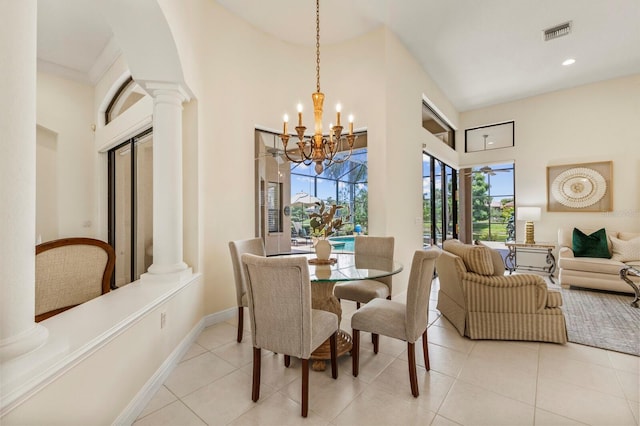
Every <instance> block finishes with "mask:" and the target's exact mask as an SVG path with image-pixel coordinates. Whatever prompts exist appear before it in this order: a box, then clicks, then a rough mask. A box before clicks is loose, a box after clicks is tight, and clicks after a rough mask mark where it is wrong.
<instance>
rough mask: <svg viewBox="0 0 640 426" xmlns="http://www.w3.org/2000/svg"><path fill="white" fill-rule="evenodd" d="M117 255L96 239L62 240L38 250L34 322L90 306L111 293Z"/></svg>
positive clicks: (41, 245) (51, 242)
mask: <svg viewBox="0 0 640 426" xmlns="http://www.w3.org/2000/svg"><path fill="white" fill-rule="evenodd" d="M115 264H116V254H115V251H114V250H113V247H111V246H110V245H109V244H107V243H106V242H104V241H101V240H96V239H93V238H62V239H59V240H53V241H47V242H45V243H42V244H38V245H37V246H36V284H35V293H36V294H35V305H36V306H35V321H36V322H40V321H42V320H45V319H47V318H49V317H52V316H54V315H57V314H59V313H61V312H64V311H66V310H67V309H71V308H73V307H74V306H77V305H79V304H81V303H84V302H88V301H89V300H91V299H93V298H96V297H98V296H100V295H103V294H105V293H108V292H109V290H110V289H111V276H112V275H113V270H114V268H115Z"/></svg>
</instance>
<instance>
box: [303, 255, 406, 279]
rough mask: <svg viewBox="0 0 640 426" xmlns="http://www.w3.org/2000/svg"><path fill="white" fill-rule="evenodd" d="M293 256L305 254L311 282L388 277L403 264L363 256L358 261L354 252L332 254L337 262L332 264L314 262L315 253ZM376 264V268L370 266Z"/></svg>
mask: <svg viewBox="0 0 640 426" xmlns="http://www.w3.org/2000/svg"><path fill="white" fill-rule="evenodd" d="M292 256H305V257H306V258H307V259H309V260H310V262H309V278H310V280H311V282H320V281H323V282H334V283H336V282H340V281H353V280H367V279H368V280H371V279H376V278H382V277H387V276H389V275H394V274H397V273H399V272H401V271H402V269H403V266H402V264H401V263H400V262H397V261H393V262H385V261H384V260H379V261H375V260H374V259H363V258H362V257H361V258H360V259H359V260H358V263H356V260H355V256H354V255H353V253H336V254H333V255H332V256H331V258H332V259H335V263H331V264H314V263H312V262H313V259H315V257H316V256H315V254H314V253H308V254H293V255H292ZM371 265H375V268H370V267H368V266H371Z"/></svg>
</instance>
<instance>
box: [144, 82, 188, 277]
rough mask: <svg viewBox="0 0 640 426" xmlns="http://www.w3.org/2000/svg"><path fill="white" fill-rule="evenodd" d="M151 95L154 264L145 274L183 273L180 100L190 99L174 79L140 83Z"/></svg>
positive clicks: (184, 264)
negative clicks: (174, 82)
mask: <svg viewBox="0 0 640 426" xmlns="http://www.w3.org/2000/svg"><path fill="white" fill-rule="evenodd" d="M142 84H143V85H144V87H145V88H146V90H147V91H148V92H149V93H150V94H151V96H152V97H153V104H154V106H153V264H152V265H151V266H150V267H149V271H148V273H147V274H144V275H143V279H145V278H147V279H148V278H153V277H159V276H166V277H173V276H177V277H183V276H188V275H191V270H190V268H189V267H188V266H187V264H186V263H184V261H183V257H182V256H183V239H182V103H183V102H185V101H188V100H189V99H190V97H189V95H188V94H187V93H186V91H185V90H184V89H183V88H182V87H181V86H180V85H179V84H173V83H154V82H147V83H144V82H143V83H142Z"/></svg>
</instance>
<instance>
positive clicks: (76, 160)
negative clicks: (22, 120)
mask: <svg viewBox="0 0 640 426" xmlns="http://www.w3.org/2000/svg"><path fill="white" fill-rule="evenodd" d="M37 94H38V96H37V100H36V107H37V112H36V122H37V124H38V125H39V126H41V127H43V128H45V129H47V130H49V131H50V132H53V133H55V134H56V135H57V139H56V157H57V164H56V167H57V171H58V172H57V191H56V197H57V208H58V210H57V212H56V213H57V217H58V221H57V227H58V229H57V236H58V237H59V238H63V237H93V236H96V235H97V234H96V232H97V231H96V203H95V202H96V187H95V182H96V181H95V179H96V178H97V176H95V175H94V167H95V161H96V157H97V154H96V152H95V150H94V146H93V131H92V129H91V125H92V124H93V122H94V120H93V88H92V87H91V86H89V85H87V84H83V83H79V82H76V81H71V80H67V79H64V78H60V77H57V76H54V75H51V74H46V73H42V72H39V73H38V78H37ZM42 233H43V232H42V231H40V230H38V229H36V235H38V234H42ZM46 233H47V234H49V235H54V234H55V232H54V231H53V230H51V229H49V230H47V232H46Z"/></svg>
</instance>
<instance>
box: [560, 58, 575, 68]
mask: <svg viewBox="0 0 640 426" xmlns="http://www.w3.org/2000/svg"><path fill="white" fill-rule="evenodd" d="M575 63H576V60H575V59H573V58H569V59H565V60H564V61H563V62H562V65H564V66H565V67H566V66H569V65H573V64H575Z"/></svg>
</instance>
